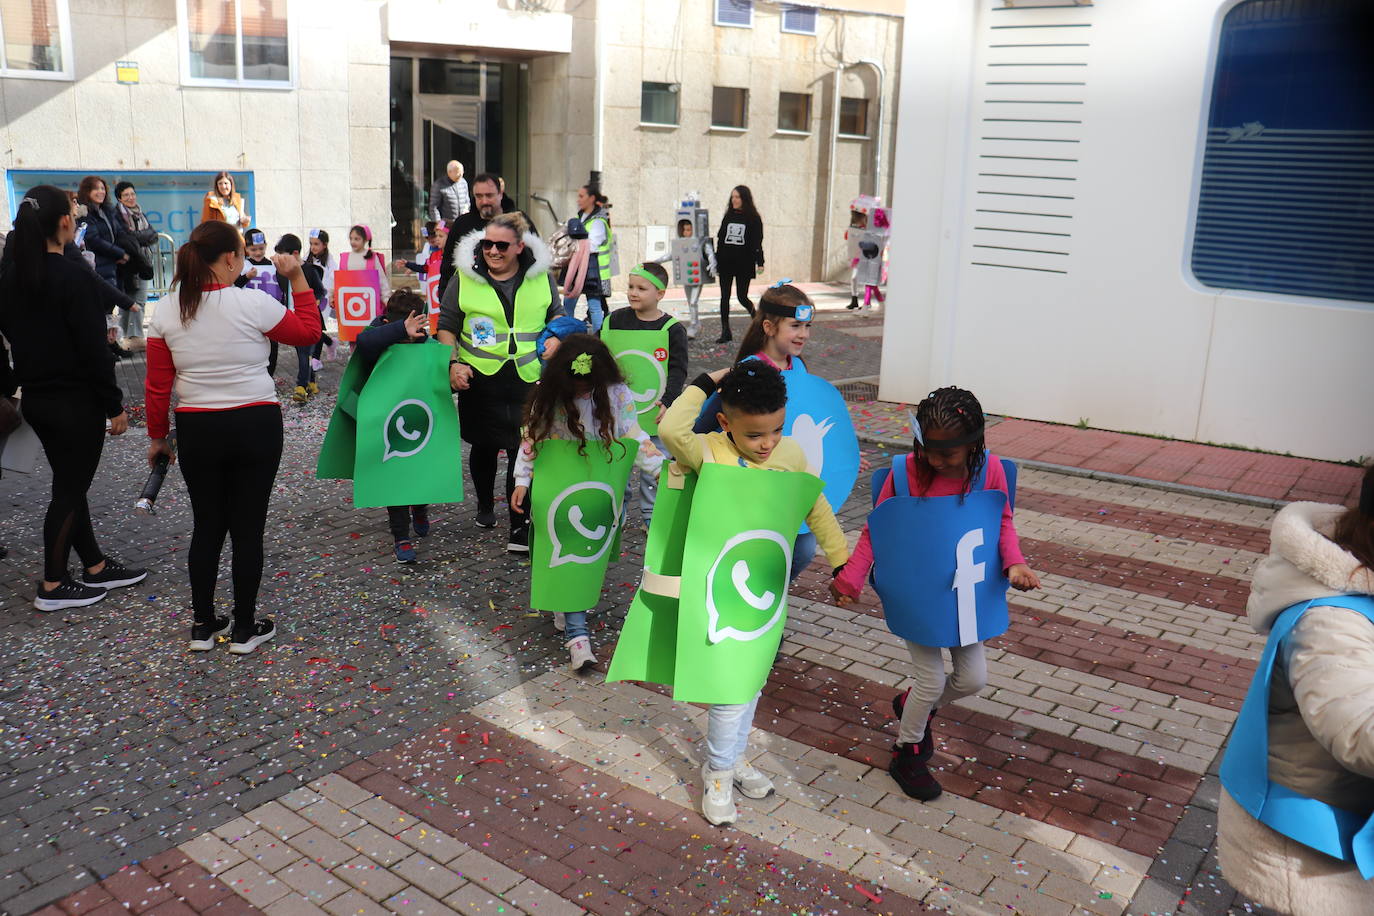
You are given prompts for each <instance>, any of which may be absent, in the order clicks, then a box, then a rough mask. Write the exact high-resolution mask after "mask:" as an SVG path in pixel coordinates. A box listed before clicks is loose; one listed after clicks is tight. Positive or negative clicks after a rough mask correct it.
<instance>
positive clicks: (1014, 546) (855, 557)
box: [835, 452, 1026, 598]
mask: <svg viewBox="0 0 1374 916" xmlns="http://www.w3.org/2000/svg"><path fill="white" fill-rule="evenodd" d="M987 462H988V472H987V475H986V476H985V478H984V482H983V488H984V489H985V490H1001V491H1002V492H1003V493H1007V473H1006V471H1005V470H1003V469H1002V459H1000V458H998V457H997V456H996V455H994V454H992V453H991V452H988V458H987ZM906 472H907V485H908V487H909V488H910V490H911V495H912V496H958V495H959V494H960V493H962V492H964V481H963V480H955V479H954V478H950V477H941V476H939V475H938V474H937V475H935V476H934V477H933V478H931V481H930V486H929V487H927V488H925V489H924V490H922V488H921V485H920V481H919V480H918V479H917V477H916V456H915V455H912V456H910V457H909V458H908V460H907V462H906ZM895 492H896V489H895V487H894V486H893V483H892V475H890V474H889V475H888V477H887V480H885V481H883V488H882V490H881V491H879V493H878V503H877V504H878V505H881V504H882V502H883V500H885V499H891V498H892V496H893V495H895ZM997 549H998V552H999V553H1000V555H1001V558H1002V569H1003V570H1006V569H1009V568H1011V567H1013V566H1015V565H1017V564H1018V563H1024V562H1026V558H1025V556H1023V555H1022V553H1021V542H1020V540H1019V539H1018V538H1017V536H1016V524H1015V522H1013V521H1012V518H1011V499H1010V494H1008V499H1007V504H1006V505H1005V506H1003V507H1002V528H1001V533H1000V534H999V536H998V542H997ZM872 569H873V543H872V539H871V537H870V535H869V533H868V525H866V524H865V525H864V532H863V534H861V535H860V536H859V543H858V544H855V545H854V552H853V553H852V554H850V556H849V562H848V563H846V564H845V567H844V569H843V570H842V571H841V572H840V574H839V575H838V576H836V577H835V587H836V588H837V589H839V591H840V594H842V595H848V596H849V597H851V598H857V597H858V596H859V593H860V592H862V591H863V590H864V582H865V581H866V580H867V579H868V573H869V571H870V570H872Z"/></svg>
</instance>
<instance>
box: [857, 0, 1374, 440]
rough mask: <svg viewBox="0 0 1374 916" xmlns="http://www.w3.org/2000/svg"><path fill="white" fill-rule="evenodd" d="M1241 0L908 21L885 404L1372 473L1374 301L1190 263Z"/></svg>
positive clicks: (950, 9) (980, 10) (1000, 8)
mask: <svg viewBox="0 0 1374 916" xmlns="http://www.w3.org/2000/svg"><path fill="white" fill-rule="evenodd" d="M1234 3H1235V0H1151V2H1148V3H1145V2H1135V0H1099V2H1098V3H1097V4H1096V5H1087V6H1075V5H1070V4H1059V5H1055V6H1049V7H1039V8H1036V7H1029V6H1028V3H1026V2H1018V3H1017V4H1016V7H1015V8H1005V7H1004V4H1003V2H1002V0H969V2H959V3H926V4H916V5H913V6H912V8H911V9H910V10H909V14H908V20H907V24H908V28H907V30H906V35H905V47H904V49H903V52H904V53H903V63H902V67H903V87H904V91H903V92H902V94H901V102H900V110H899V113H898V135H897V154H896V161H895V189H894V200H893V206H894V209H895V212H896V213H898V214H899V220H898V222H897V225H896V226H895V231H894V233H893V239H892V268H891V285H890V290H889V293H888V310H887V316H886V326H885V334H884V350H883V363H882V386H881V396H882V397H883V398H884V399H887V400H893V401H905V402H915V401H917V400H919V399H920V398H921V397H922V396H923V395H924V394H925V393H926V392H927V391H929V390H930V389H932V388H935V387H938V386H940V385H944V384H958V385H961V386H963V387H966V388H969V389H971V390H972V391H974V392H975V393H976V394H977V395H978V396H979V398H980V399H981V400H982V402H983V405H984V407H985V408H986V409H987V410H988V411H990V412H992V413H998V414H1007V415H1011V416H1018V417H1027V418H1032V419H1040V420H1049V421H1055V422H1061V423H1077V422H1079V421H1080V420H1086V421H1087V422H1088V423H1089V424H1090V425H1092V426H1095V427H1102V428H1106V429H1115V430H1123V431H1131V432H1141V433H1149V434H1155V435H1164V436H1171V437H1177V438H1181V439H1195V440H1201V441H1208V442H1216V443H1228V444H1239V445H1244V446H1248V447H1254V448H1263V449H1270V450H1274V451H1279V452H1291V453H1293V454H1296V455H1304V456H1309V457H1317V458H1328V459H1340V460H1344V459H1353V458H1358V457H1361V456H1370V455H1374V371H1371V369H1372V368H1374V359H1371V352H1374V305H1371V304H1369V303H1360V302H1350V301H1338V300H1330V299H1303V298H1300V297H1294V296H1279V295H1269V294H1261V293H1253V292H1242V291H1222V290H1217V289H1212V288H1208V287H1205V286H1203V285H1202V284H1200V283H1199V282H1197V280H1196V279H1195V278H1194V277H1193V275H1192V272H1191V270H1190V268H1189V260H1190V251H1191V245H1192V236H1191V231H1192V230H1191V227H1192V222H1193V215H1194V212H1195V208H1196V198H1197V183H1198V173H1199V170H1200V165H1201V149H1202V143H1203V138H1204V133H1205V131H1204V128H1205V124H1206V120H1207V114H1208V107H1209V104H1210V93H1211V74H1212V69H1213V65H1214V59H1215V54H1216V43H1217V35H1218V32H1219V26H1220V21H1221V18H1222V16H1223V15H1224V14H1225V13H1226V11H1227V10H1229V9H1230V8H1231V7H1232V6H1234Z"/></svg>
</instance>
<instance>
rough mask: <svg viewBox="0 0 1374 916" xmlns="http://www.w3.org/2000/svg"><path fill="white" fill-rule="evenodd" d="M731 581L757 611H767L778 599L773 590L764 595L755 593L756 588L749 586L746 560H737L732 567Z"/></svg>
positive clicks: (746, 601)
mask: <svg viewBox="0 0 1374 916" xmlns="http://www.w3.org/2000/svg"><path fill="white" fill-rule="evenodd" d="M730 581H731V583H733V584H734V586H735V591H737V592H739V596H740V597H741V598H743V599H744V600H745V603H747V604H748V605H749V606H750V607H752V608H754V610H756V611H766V610H768V609H769V608H770V607H772V606H773V604H774V602H776V601H777V597H778V596H777V595H776V594H774V593H773V592H771V591H767V592H764V593H763V594H762V595H756V594H754V590H753V589H751V588H750V587H749V564H748V563H746V562H745V561H744V560H739V561H737V562H736V563H735V565H734V566H733V567H732V568H731V569H730Z"/></svg>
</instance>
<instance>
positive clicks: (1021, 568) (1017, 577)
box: [1007, 563, 1040, 592]
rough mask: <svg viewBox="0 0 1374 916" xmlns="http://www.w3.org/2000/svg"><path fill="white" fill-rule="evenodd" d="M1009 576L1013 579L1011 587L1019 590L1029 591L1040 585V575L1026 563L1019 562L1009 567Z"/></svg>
mask: <svg viewBox="0 0 1374 916" xmlns="http://www.w3.org/2000/svg"><path fill="white" fill-rule="evenodd" d="M1007 578H1008V579H1010V580H1011V587H1012V588H1014V589H1016V590H1017V591H1022V592H1028V591H1030V590H1031V589H1033V588H1039V587H1040V577H1039V576H1037V575H1036V574H1035V571H1034V570H1032V569H1031V568H1030V567H1029V566H1027V565H1026V564H1025V563H1017V564H1016V565H1015V566H1013V567H1012V568H1011V569H1008V570H1007Z"/></svg>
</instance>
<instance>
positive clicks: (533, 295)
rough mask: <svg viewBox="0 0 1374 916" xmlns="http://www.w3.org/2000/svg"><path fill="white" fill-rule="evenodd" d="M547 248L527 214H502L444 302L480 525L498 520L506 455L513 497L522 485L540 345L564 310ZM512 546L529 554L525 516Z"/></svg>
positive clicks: (470, 242) (473, 237)
mask: <svg viewBox="0 0 1374 916" xmlns="http://www.w3.org/2000/svg"><path fill="white" fill-rule="evenodd" d="M552 263H553V258H552V256H551V255H550V253H549V249H548V246H547V245H545V244H544V243H543V242H542V241H540V239H539V237H538V236H537V235H535V234H534V233H532V232H531V231H530V226H529V223H528V222H526V221H525V217H524V216H523V215H522V214H520V213H502V214H500V215H499V216H497V217H496V218H495V219H493V220H492V221H491V222H489V223H487V225H486V228H485V229H481V230H477V231H474V232H470V233H468V234H467V235H466V236H464V237H463V238H462V240H461V241H460V242H459V243H458V247H457V248H456V249H455V251H454V266H455V268H456V270H455V272H454V275H453V281H452V282H450V283H449V284H448V286H447V287H446V288H445V289H444V296H443V299H442V301H441V302H440V304H439V305H440V310H439V330H438V337H439V341H440V342H441V343H444V344H446V345H448V346H450V347H453V348H454V350H453V358H452V359H451V360H450V361H449V382H450V384H451V385H452V386H453V389H454V390H455V391H458V392H460V394H459V395H458V419H459V423H460V425H461V428H462V434H463V440H464V441H465V442H467V443H468V444H469V445H471V446H472V453H471V455H470V456H469V458H468V468H469V472H470V474H471V476H472V487H473V490H474V491H475V492H476V494H477V524H478V526H479V527H482V528H494V527H495V526H496V511H495V499H494V497H493V492H492V491H493V489H494V488H495V485H496V464H497V459H498V458H499V457H500V453H501V452H503V451H504V452H505V453H506V503H507V505H509V504H510V495H511V492H512V491H513V490H514V489H515V476H514V472H515V457H516V449H518V448H519V447H520V415H521V410H522V408H523V407H524V404H525V397H526V395H527V394H528V393H529V390H530V388H531V387H532V386H533V385H534V383H535V382H536V381H537V380H538V379H539V353H538V351H537V350H536V348H535V343H536V341H537V340H538V339H539V334H540V332H541V331H543V330H544V327H545V325H547V324H548V323H549V321H550V320H551V319H553V318H554V317H556V316H558V315H560V314H562V303H561V302H560V301H559V298H558V290H557V288H556V287H555V285H554V280H553V276H552V274H551V273H550V272H549V268H550V267H551V266H552ZM508 547H509V549H510V550H511V551H512V552H513V553H525V552H528V550H529V521H528V517H527V516H522V515H519V514H516V513H511V516H510V541H509V543H508Z"/></svg>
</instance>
